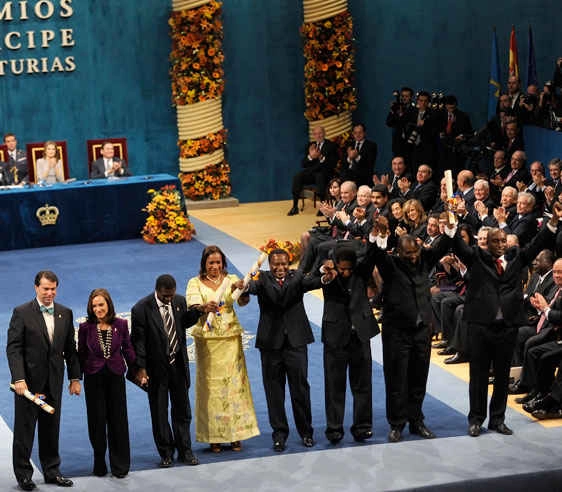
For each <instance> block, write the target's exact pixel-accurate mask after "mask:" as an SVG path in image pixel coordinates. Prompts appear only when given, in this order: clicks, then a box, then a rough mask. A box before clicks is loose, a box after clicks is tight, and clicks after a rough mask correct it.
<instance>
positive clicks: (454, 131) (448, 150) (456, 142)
mask: <svg viewBox="0 0 562 492" xmlns="http://www.w3.org/2000/svg"><path fill="white" fill-rule="evenodd" d="M443 103H444V106H445V109H444V110H443V111H441V112H440V113H439V116H438V118H439V119H438V128H439V138H440V142H441V145H440V147H439V169H438V175H439V176H441V175H442V173H443V171H444V170H445V169H452V170H453V174H454V175H456V174H458V172H459V171H460V170H461V169H464V167H465V165H464V164H465V161H466V157H467V156H466V154H465V152H464V151H463V148H462V146H461V144H462V143H463V142H464V141H465V140H466V139H467V138H469V137H470V136H471V134H472V124H471V123H470V118H469V117H468V114H466V113H465V112H464V111H461V110H460V109H458V107H457V106H458V101H457V98H456V96H454V95H453V94H449V95H447V96H445V98H444V99H443Z"/></svg>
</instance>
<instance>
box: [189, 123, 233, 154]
mask: <svg viewBox="0 0 562 492" xmlns="http://www.w3.org/2000/svg"><path fill="white" fill-rule="evenodd" d="M225 144H226V128H223V129H222V130H219V131H218V132H215V133H209V134H208V135H205V136H204V137H200V138H189V139H187V140H179V141H178V145H179V148H180V157H183V158H185V159H187V158H189V157H198V156H200V155H204V154H210V153H211V152H214V151H216V150H219V149H221V148H222V147H224V145H225Z"/></svg>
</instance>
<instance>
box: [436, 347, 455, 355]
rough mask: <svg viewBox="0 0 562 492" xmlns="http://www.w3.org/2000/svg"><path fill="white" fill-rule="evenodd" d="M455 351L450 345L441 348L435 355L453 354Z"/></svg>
mask: <svg viewBox="0 0 562 492" xmlns="http://www.w3.org/2000/svg"><path fill="white" fill-rule="evenodd" d="M456 353H457V351H456V350H455V349H454V348H452V347H446V348H444V349H443V350H439V351H438V352H437V355H454V354H456Z"/></svg>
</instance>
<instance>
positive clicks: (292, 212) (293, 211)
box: [287, 207, 299, 217]
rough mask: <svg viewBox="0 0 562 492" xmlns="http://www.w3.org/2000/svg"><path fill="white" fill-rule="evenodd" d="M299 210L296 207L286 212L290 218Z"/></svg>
mask: <svg viewBox="0 0 562 492" xmlns="http://www.w3.org/2000/svg"><path fill="white" fill-rule="evenodd" d="M298 214H299V209H298V207H293V208H292V209H291V210H289V211H288V212H287V215H288V216H289V217H290V216H291V215H298Z"/></svg>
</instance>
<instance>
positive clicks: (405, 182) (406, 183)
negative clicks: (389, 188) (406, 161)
mask: <svg viewBox="0 0 562 492" xmlns="http://www.w3.org/2000/svg"><path fill="white" fill-rule="evenodd" d="M410 185H411V183H410V180H409V179H408V178H407V177H406V176H404V177H402V178H400V179H399V180H398V188H399V189H400V193H406V192H407V191H408V190H409V189H410Z"/></svg>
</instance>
